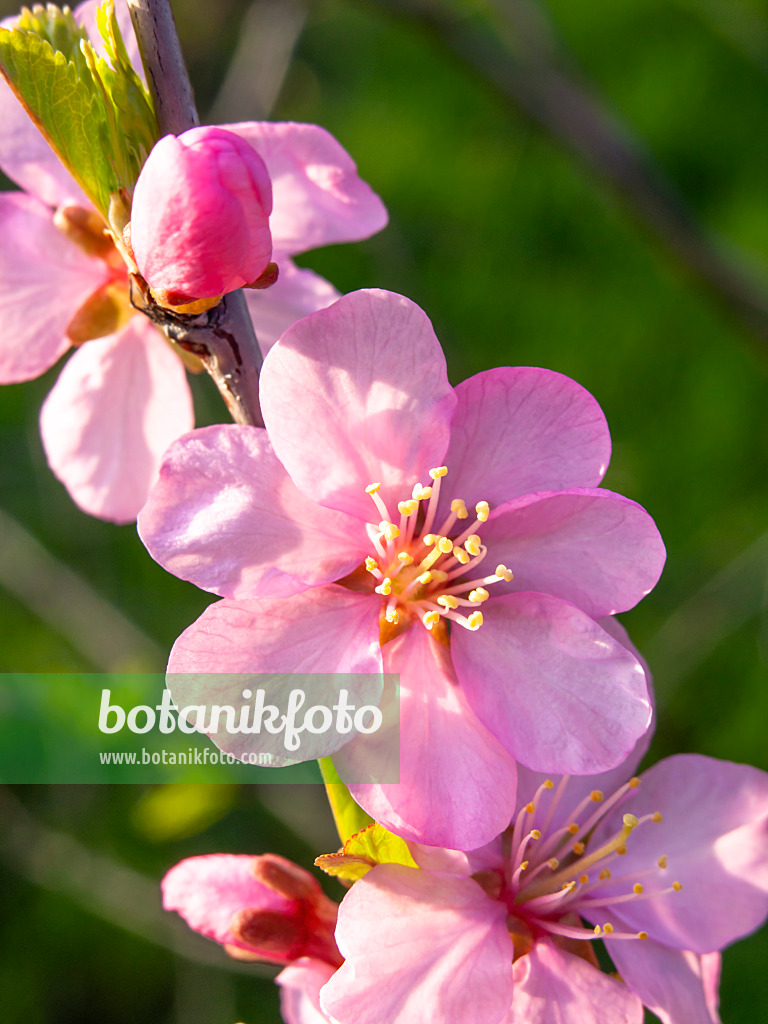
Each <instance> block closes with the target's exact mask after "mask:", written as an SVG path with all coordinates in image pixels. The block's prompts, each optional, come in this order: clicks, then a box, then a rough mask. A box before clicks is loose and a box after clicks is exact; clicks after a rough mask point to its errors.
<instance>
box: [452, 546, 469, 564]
mask: <svg viewBox="0 0 768 1024" xmlns="http://www.w3.org/2000/svg"><path fill="white" fill-rule="evenodd" d="M453 557H454V558H455V559H456V561H457V562H461V564H462V565H466V564H467V562H468V561H469V555H468V554H467V552H466V551H465V550H464V548H454V549H453Z"/></svg>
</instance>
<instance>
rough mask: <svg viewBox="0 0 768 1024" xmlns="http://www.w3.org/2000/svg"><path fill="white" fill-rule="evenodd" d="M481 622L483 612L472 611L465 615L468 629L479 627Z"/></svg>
mask: <svg viewBox="0 0 768 1024" xmlns="http://www.w3.org/2000/svg"><path fill="white" fill-rule="evenodd" d="M482 624H483V613H482V612H472V614H471V615H469V616H467V625H468V626H469V628H470V629H480V627H481V626H482Z"/></svg>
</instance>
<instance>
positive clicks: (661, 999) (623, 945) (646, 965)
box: [598, 915, 720, 1024]
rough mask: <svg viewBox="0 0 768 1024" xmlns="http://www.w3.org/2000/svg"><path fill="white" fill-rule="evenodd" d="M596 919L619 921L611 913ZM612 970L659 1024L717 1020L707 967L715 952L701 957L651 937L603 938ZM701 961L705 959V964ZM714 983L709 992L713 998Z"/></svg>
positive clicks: (704, 1023) (715, 1023)
mask: <svg viewBox="0 0 768 1024" xmlns="http://www.w3.org/2000/svg"><path fill="white" fill-rule="evenodd" d="M598 919H599V920H600V921H601V923H602V922H603V920H606V921H609V920H610V921H615V927H616V930H617V931H620V930H623V929H622V925H621V922H620V921H617V920H616V919H615V918H613V917H612V916H611V915H603V917H600V916H599V915H598ZM606 945H607V948H608V952H609V953H610V955H611V959H612V960H613V962H614V964H615V965H616V970H617V971H618V972H619V974H620V975H621V976H622V978H623V979H624V981H625V982H626V984H627V985H628V986H629V987H630V988H631V989H632V991H633V992H636V993H637V995H638V996H639V997H640V998H641V999H642V1001H643V1002H644V1003H645V1005H646V1006H647V1007H648V1009H649V1010H651V1011H652V1012H653V1013H655V1014H656V1016H657V1017H658V1018H659V1020H661V1021H662V1024H720V1017H719V1015H718V1013H717V1002H716V1001H715V1000H714V999H712V998H710V993H709V991H708V990H709V989H710V988H711V987H712V986H711V985H710V980H711V979H710V974H711V970H710V967H711V966H714V965H713V964H712V959H711V958H713V957H714V958H715V959H716V960H717V961H719V959H720V957H719V954H717V953H708V954H706V956H705V957H700V956H697V955H696V954H695V953H690V952H686V951H685V950H682V949H670V948H669V946H662V945H661V944H660V943H658V942H654V941H653V939H646V940H645V941H640V940H638V941H637V942H622V941H619V942H610V941H607V942H606ZM703 961H707V962H706V964H705V963H704V962H703ZM716 992H717V988H716V985H715V989H714V992H713V993H712V996H714V997H715V998H716Z"/></svg>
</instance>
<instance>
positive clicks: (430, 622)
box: [421, 612, 440, 629]
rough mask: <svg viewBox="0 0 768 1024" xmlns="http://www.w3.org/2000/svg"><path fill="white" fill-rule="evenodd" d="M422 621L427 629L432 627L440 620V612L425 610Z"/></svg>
mask: <svg viewBox="0 0 768 1024" xmlns="http://www.w3.org/2000/svg"><path fill="white" fill-rule="evenodd" d="M421 621H422V622H423V623H424V625H425V626H426V627H427V629H432V627H433V626H436V625H437V623H438V622H439V621H440V612H425V613H424V617H423V618H422V620H421Z"/></svg>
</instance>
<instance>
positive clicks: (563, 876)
mask: <svg viewBox="0 0 768 1024" xmlns="http://www.w3.org/2000/svg"><path fill="white" fill-rule="evenodd" d="M568 781H569V776H564V777H563V778H562V780H561V782H560V784H559V785H558V786H557V788H555V786H554V783H553V782H551V781H550V780H547V781H546V782H544V783H543V784H542V785H541V786H540V787H539V789H538V790H537V792H536V794H535V796H534V797H533V800H531V802H530V803H528V804H526V806H525V807H523V808H522V810H521V811H520V812H519V813H518V815H517V818H516V820H515V823H514V826H511V827H510V828H509V829H508V830H507V833H506V835H505V844H506V845H505V864H506V867H505V871H504V876H503V879H502V886H501V891H500V893H499V896H498V898H500V899H502V900H504V901H505V902H506V904H507V907H508V909H509V912H510V917H509V923H510V934H511V935H512V937H513V939H515V937H516V936H518V935H524V934H527V933H528V932H531V933H532V934H534V935H535V934H537V933H541V932H547V933H549V934H551V935H554V936H562V937H563V938H565V939H584V940H587V941H590V940H594V939H598V938H600V939H611V940H617V939H647V938H648V934H647V932H619V931H617V930H616V928H615V927H614V925H612V924H611V923H610V922H607V923H605V924H602V925H600V924H596V925H594V927H586V926H583V925H582V924H581V915H586V916H588V917H589V918H590V919H592V920H593V919H594V917H595V911H596V910H598V909H599V908H602V907H606V908H607V907H611V906H617V905H620V904H622V903H627V902H630V901H636V900H643V899H657V898H659V897H664V896H668V895H669V894H671V893H674V892H679V891H680V890H681V889H682V885H681V884H680V883H679V882H672V884H671V885H667V884H665V879H664V874H665V872H666V870H667V856H666V855H662V856H660V857H659V858H658V859H657V860H656V861H655V863H654V864H650V865H649V866H648V867H647V868H646V869H643V870H642V871H640V872H637V873H634V874H623V873H621V872H616V865H617V864H620V859H621V857H622V856H623V855H624V854H626V852H627V843H628V841H629V840H630V837H631V835H632V833H633V832H634V831H635V829H637V828H642V827H644V826H646V825H647V824H648V823H653V822H660V821H661V815H660V814H659V813H658V812H657V813H654V814H646V815H644V816H643V817H641V818H637V817H636V816H635V815H634V814H625V815H624V816H623V818H622V827H621V828H620V829H619V830H618V832H616V833H615V834H614V835H613V836H611V837H610V838H609V839H608V840H607V841H605V842H603V843H602V844H601V845H600V846H596V845H595V844H594V843H593V842H591V838H592V836H593V834H594V831H595V828H596V826H597V825H598V824H599V822H600V821H601V820H602V819H603V818H604V817H605V816H606V814H607V813H608V812H609V811H610V810H611V809H612V808H613V807H615V805H616V804H617V803H618V802H619V801H620V800H621V799H622V798H623V797H624V796H625V795H626V794H627V793H629V792H630V791H631V790H634V789H636V788H637V787H638V786H639V785H640V779H637V778H633V779H630V781H629V782H627V783H626V784H625V785H623V786H621V787H619V789H617V790H616V792H615V793H613V794H612V795H611V796H610V797H609V798H607V799H606V798H605V795H604V794H603V792H602V791H601V790H593V791H592V792H591V793H590V794H589V796H587V797H586V798H585V799H584V800H582V801H581V802H580V803H579V804H578V806H577V807H576V808H575V809H574V810H573V812H572V815H571V816H570V819H571V820H570V822H569V823H568V824H567V825H563V826H561V827H559V828H552V820H553V818H554V815H555V811H556V809H557V807H558V805H559V804H560V802H561V800H562V799H563V796H564V794H565V792H566V789H567V785H568ZM614 872H616V873H614ZM483 874H484V873H483ZM478 881H479V882H480V884H481V885H483V881H482V880H481V879H478ZM483 887H484V888H485V889H486V891H489V890H488V886H487V884H485V885H483ZM516 948H517V947H516Z"/></svg>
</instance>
